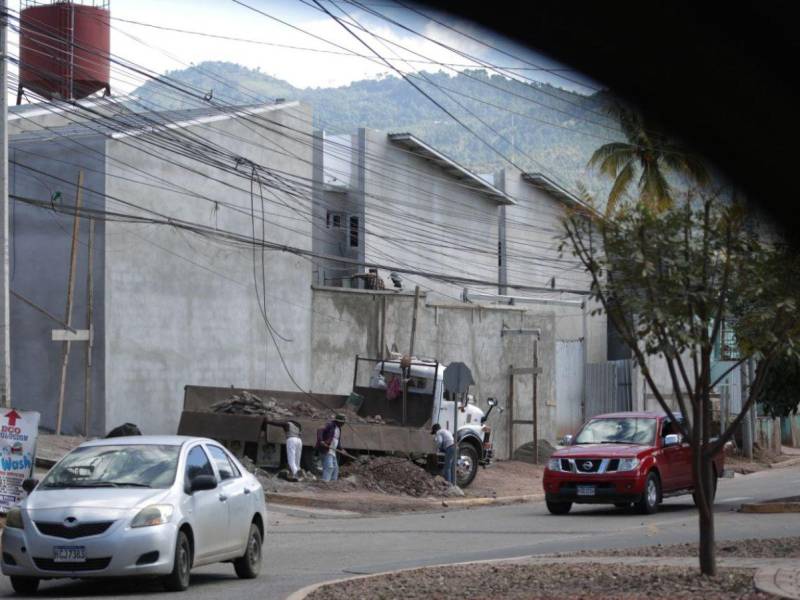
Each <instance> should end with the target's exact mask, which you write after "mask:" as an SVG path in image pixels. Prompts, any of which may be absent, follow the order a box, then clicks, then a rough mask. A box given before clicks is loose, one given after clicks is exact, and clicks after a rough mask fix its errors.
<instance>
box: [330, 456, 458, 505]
mask: <svg viewBox="0 0 800 600" xmlns="http://www.w3.org/2000/svg"><path fill="white" fill-rule="evenodd" d="M339 477H340V478H344V479H345V480H350V481H353V482H354V483H355V485H356V486H357V487H360V488H362V489H366V490H370V491H374V492H382V493H384V494H394V495H402V494H404V495H407V496H413V497H415V498H422V497H425V496H443V495H448V493H449V491H450V484H448V483H447V481H445V480H444V479H443V478H442V477H440V476H438V475H436V476H434V475H431V474H430V473H428V472H427V471H426V470H425V469H423V468H422V467H420V466H418V465H417V464H415V463H413V462H411V461H410V460H406V459H404V458H399V457H396V456H378V457H374V458H373V457H369V456H360V457H359V458H358V459H357V460H355V461H353V462H351V463H348V464H345V465H342V467H341V470H340V475H339Z"/></svg>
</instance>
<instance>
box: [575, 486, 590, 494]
mask: <svg viewBox="0 0 800 600" xmlns="http://www.w3.org/2000/svg"><path fill="white" fill-rule="evenodd" d="M577 491H578V496H594V486H593V485H579V486H578V490H577Z"/></svg>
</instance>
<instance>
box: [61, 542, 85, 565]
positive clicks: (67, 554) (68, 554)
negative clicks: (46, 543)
mask: <svg viewBox="0 0 800 600" xmlns="http://www.w3.org/2000/svg"><path fill="white" fill-rule="evenodd" d="M53 562H86V546H53Z"/></svg>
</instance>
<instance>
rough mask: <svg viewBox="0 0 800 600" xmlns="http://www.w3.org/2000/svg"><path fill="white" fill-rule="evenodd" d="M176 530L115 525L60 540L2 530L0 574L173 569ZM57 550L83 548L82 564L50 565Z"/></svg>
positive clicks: (123, 572) (36, 533)
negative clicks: (83, 557)
mask: <svg viewBox="0 0 800 600" xmlns="http://www.w3.org/2000/svg"><path fill="white" fill-rule="evenodd" d="M176 539H177V526H176V525H175V524H174V523H166V524H164V525H155V526H152V527H141V528H135V529H132V528H130V527H129V526H127V525H126V524H125V523H123V522H119V521H118V522H117V523H115V524H114V525H113V526H112V527H111V528H110V529H109V530H108V531H106V532H105V533H103V534H101V535H97V536H90V537H83V538H76V539H64V538H59V537H54V536H47V535H43V534H42V533H40V532H39V531H38V530H36V529H35V527H34V526H33V525H32V524H31V523H30V521H28V522H27V523H26V528H25V529H16V528H8V527H7V528H5V529H4V530H3V534H2V552H3V555H2V563H1V564H2V572H3V574H4V575H17V576H25V577H40V578H56V577H81V578H83V577H132V576H137V575H166V574H168V573H170V572H171V571H172V562H173V558H174V556H175V540H176ZM56 546H83V547H84V548H85V550H86V560H85V561H84V562H55V561H54V560H53V557H54V548H55V547H56Z"/></svg>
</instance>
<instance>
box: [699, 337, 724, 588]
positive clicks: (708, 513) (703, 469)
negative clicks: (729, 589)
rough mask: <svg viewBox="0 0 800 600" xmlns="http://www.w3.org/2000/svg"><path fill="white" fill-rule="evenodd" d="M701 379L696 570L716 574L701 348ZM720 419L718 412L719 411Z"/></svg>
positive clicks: (707, 368)
mask: <svg viewBox="0 0 800 600" xmlns="http://www.w3.org/2000/svg"><path fill="white" fill-rule="evenodd" d="M701 360H702V362H703V374H704V375H703V381H702V382H701V392H700V398H699V400H700V405H699V406H697V407H696V408H695V411H694V412H695V416H696V417H699V418H700V419H699V422H698V423H696V427H695V432H696V433H698V434H699V435H696V438H697V437H699V438H700V439H699V440H698V441H699V442H700V443H699V444H697V445H696V446H695V447H694V448H693V450H694V465H695V469H694V471H695V488H694V489H695V497H696V499H697V512H698V514H699V517H700V553H699V559H700V572H701V573H702V574H703V575H709V576H711V575H716V574H717V559H716V550H715V547H714V510H713V506H714V483H715V482H714V481H713V479H714V477H715V476H714V467H713V460H712V457H710V456H707V455H706V453H707V451H708V447H709V440H710V438H711V414H712V413H711V389H710V386H709V384H710V383H711V382H710V372H711V356H710V353H709V352H708V351H706V350H705V349H704V350H703V352H702V355H701ZM720 419H722V414H720Z"/></svg>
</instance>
